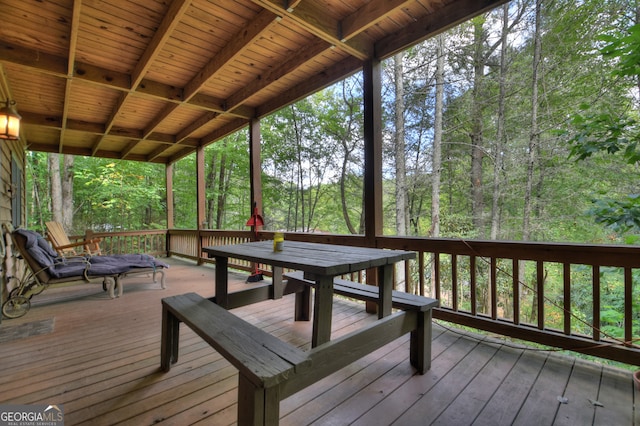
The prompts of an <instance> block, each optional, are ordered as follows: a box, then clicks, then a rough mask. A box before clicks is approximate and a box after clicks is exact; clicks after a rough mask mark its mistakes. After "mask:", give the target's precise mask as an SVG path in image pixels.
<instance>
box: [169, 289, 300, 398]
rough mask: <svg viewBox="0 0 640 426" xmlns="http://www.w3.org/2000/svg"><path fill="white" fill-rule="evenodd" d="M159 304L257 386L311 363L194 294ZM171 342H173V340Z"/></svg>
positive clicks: (286, 376)
mask: <svg viewBox="0 0 640 426" xmlns="http://www.w3.org/2000/svg"><path fill="white" fill-rule="evenodd" d="M162 304H163V307H164V309H167V310H168V311H169V312H170V313H171V314H172V315H174V316H175V317H176V318H177V319H178V320H179V321H181V322H184V323H185V324H187V325H188V326H189V328H191V329H192V330H193V331H195V332H196V333H197V334H198V335H199V336H200V337H201V338H202V339H203V340H205V341H206V342H207V343H209V345H211V346H212V347H213V348H214V349H215V350H217V351H218V352H220V354H222V355H223V356H224V357H225V358H226V359H227V360H228V361H229V362H230V363H231V364H233V365H234V366H235V367H236V368H237V369H238V370H239V371H240V372H241V374H242V375H244V376H246V377H247V378H248V379H249V380H250V381H252V382H253V383H254V384H256V385H258V386H260V387H272V386H274V385H276V384H278V383H280V382H282V381H285V380H287V378H288V377H289V376H290V375H293V374H295V372H296V370H298V371H299V370H300V369H303V368H304V367H305V366H308V365H309V364H310V363H311V361H310V360H309V358H308V356H307V354H306V353H305V352H303V351H302V350H299V349H297V348H295V347H293V346H291V345H289V344H287V343H286V342H283V341H281V340H280V339H278V338H277V337H275V336H273V335H271V334H269V333H267V332H265V331H263V330H261V329H259V328H257V327H255V326H253V325H251V324H249V323H247V322H246V321H244V320H242V319H241V318H238V317H237V316H235V315H234V314H232V313H231V312H228V311H227V310H226V309H224V308H222V307H220V306H218V305H216V304H215V303H213V302H211V301H209V300H208V299H205V298H203V297H202V296H199V295H197V294H195V293H187V294H183V295H179V296H172V297H168V298H164V299H162ZM176 337H177V336H176ZM174 340H175V341H176V342H177V338H174ZM175 358H176V359H173V360H172V361H171V362H172V363H173V362H175V361H177V356H176V357H175ZM166 364H168V363H166ZM163 365H165V363H164V362H163ZM165 368H166V367H165Z"/></svg>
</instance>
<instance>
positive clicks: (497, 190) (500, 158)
mask: <svg viewBox="0 0 640 426" xmlns="http://www.w3.org/2000/svg"><path fill="white" fill-rule="evenodd" d="M508 35H509V5H508V4H505V5H504V6H503V8H502V35H501V39H502V41H501V46H502V47H501V49H500V76H499V96H498V122H497V123H496V126H497V129H496V141H495V148H494V150H493V152H494V154H493V155H494V163H493V196H492V199H493V204H492V206H491V239H492V240H495V239H497V238H498V234H499V232H500V205H501V199H502V184H501V182H502V175H503V173H504V170H503V169H504V149H505V148H504V147H505V143H504V124H505V112H504V111H505V98H506V92H507V88H506V80H507V48H508V44H507V41H508V40H507V36H508Z"/></svg>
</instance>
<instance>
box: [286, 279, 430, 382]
mask: <svg viewBox="0 0 640 426" xmlns="http://www.w3.org/2000/svg"><path fill="white" fill-rule="evenodd" d="M283 278H284V279H286V280H287V281H288V284H289V285H293V286H300V285H302V286H304V287H305V289H306V290H303V291H298V292H297V293H296V301H295V319H296V321H305V320H306V321H308V320H309V319H310V317H311V288H313V286H314V285H315V282H314V281H311V280H307V279H305V278H304V274H303V273H302V272H300V271H295V272H287V273H286V274H284V275H283ZM333 292H334V294H338V295H341V296H345V297H350V298H353V299H357V300H363V301H366V302H374V303H377V302H378V296H379V292H378V287H376V286H373V285H366V284H360V283H356V282H353V281H348V280H344V279H340V278H334V280H333ZM391 305H392V306H393V307H394V308H396V309H401V310H403V311H415V312H418V313H419V316H418V327H417V329H416V330H414V331H412V332H411V365H413V366H414V367H416V368H417V369H418V371H419V372H420V374H424V373H425V372H426V371H427V370H429V368H430V366H431V309H432V308H436V307H438V305H439V302H438V301H437V300H436V299H431V298H429V297H424V296H419V295H415V294H409V293H405V292H403V291H397V290H393V292H392V293H391Z"/></svg>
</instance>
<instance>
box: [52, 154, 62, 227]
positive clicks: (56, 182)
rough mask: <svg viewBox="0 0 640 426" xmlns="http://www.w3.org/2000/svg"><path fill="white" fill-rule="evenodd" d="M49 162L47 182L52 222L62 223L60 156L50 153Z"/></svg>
mask: <svg viewBox="0 0 640 426" xmlns="http://www.w3.org/2000/svg"><path fill="white" fill-rule="evenodd" d="M48 161H49V180H50V185H51V214H52V216H53V220H54V221H56V222H60V223H63V221H62V186H61V183H60V182H61V179H60V155H59V154H55V153H50V154H49V156H48Z"/></svg>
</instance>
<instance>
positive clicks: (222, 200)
mask: <svg viewBox="0 0 640 426" xmlns="http://www.w3.org/2000/svg"><path fill="white" fill-rule="evenodd" d="M222 143H223V144H224V143H225V142H224V141H223V142H222ZM228 189H229V176H228V173H227V154H226V152H224V151H223V152H222V155H221V158H220V172H219V173H218V199H217V207H216V229H223V223H222V221H223V218H224V212H225V205H226V203H227V194H228ZM252 207H253V206H252ZM251 214H253V209H252V210H251Z"/></svg>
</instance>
